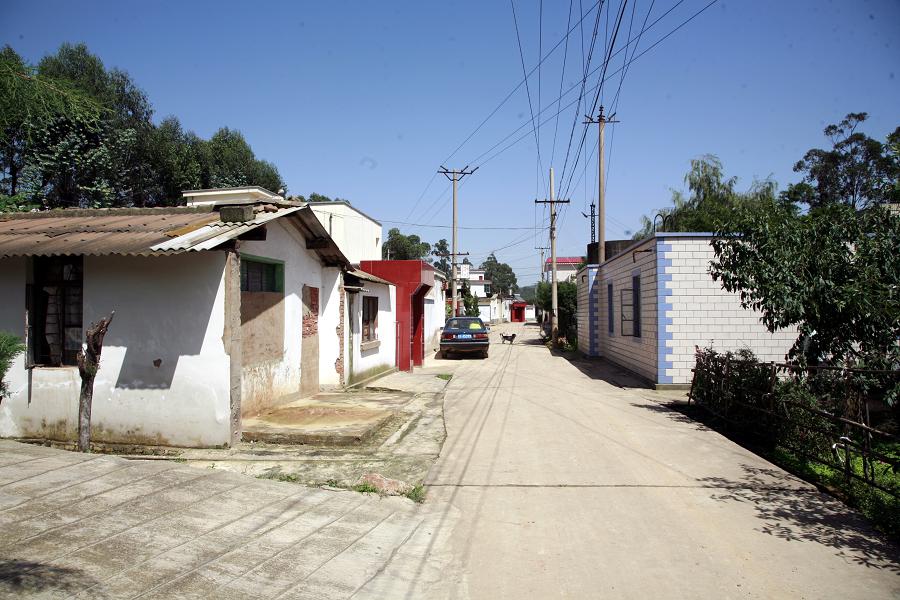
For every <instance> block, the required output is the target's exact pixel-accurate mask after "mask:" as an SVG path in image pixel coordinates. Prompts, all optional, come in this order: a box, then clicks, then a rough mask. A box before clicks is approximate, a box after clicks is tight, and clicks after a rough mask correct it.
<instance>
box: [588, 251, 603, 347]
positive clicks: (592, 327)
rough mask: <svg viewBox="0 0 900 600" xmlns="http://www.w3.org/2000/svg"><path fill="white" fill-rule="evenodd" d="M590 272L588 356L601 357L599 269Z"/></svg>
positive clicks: (595, 267)
mask: <svg viewBox="0 0 900 600" xmlns="http://www.w3.org/2000/svg"><path fill="white" fill-rule="evenodd" d="M587 269H588V272H587V275H588V348H587V355H588V356H599V355H600V348H598V345H599V344H598V337H599V335H600V284H599V282H598V281H597V274H598V271H599V268H598V267H597V266H596V265H591V266H589V267H587Z"/></svg>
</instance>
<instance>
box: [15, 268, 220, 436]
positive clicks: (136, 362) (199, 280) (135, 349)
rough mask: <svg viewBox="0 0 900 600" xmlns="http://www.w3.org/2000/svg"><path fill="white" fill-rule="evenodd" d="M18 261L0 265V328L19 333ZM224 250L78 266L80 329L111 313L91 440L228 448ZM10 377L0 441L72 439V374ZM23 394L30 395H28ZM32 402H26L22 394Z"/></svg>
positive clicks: (21, 291) (56, 371) (65, 370)
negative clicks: (81, 299) (10, 438)
mask: <svg viewBox="0 0 900 600" xmlns="http://www.w3.org/2000/svg"><path fill="white" fill-rule="evenodd" d="M25 264H26V262H25V261H24V260H9V259H5V260H0V297H3V298H4V302H3V303H2V305H0V328H2V329H5V330H8V331H12V332H14V333H16V334H18V335H23V334H24V311H25ZM224 268H225V254H224V253H221V252H203V253H190V254H183V255H177V256H165V257H125V256H106V257H94V256H88V257H85V259H84V325H85V327H87V326H88V325H89V324H90V323H91V322H92V321H96V320H98V319H99V318H101V317H103V316H105V315H107V314H108V313H109V312H110V311H112V310H115V311H116V316H115V319H114V320H113V323H112V325H111V326H110V328H109V333H108V334H107V336H106V339H105V340H104V346H103V354H102V358H101V362H100V370H99V371H98V373H97V378H96V380H95V383H94V401H93V411H92V425H93V426H92V430H93V439H94V440H95V441H98V442H109V443H123V444H168V445H175V446H214V445H221V444H227V443H228V442H229V431H230V426H229V365H230V359H229V357H228V355H227V354H226V352H225V347H224V343H223V339H222V336H223V328H224ZM24 367H25V364H24V357H22V358H20V359H17V360H16V363H15V364H14V365H13V369H12V372H11V373H10V374H9V380H10V388H11V390H12V395H11V397H10V398H8V399H5V400H3V403H2V405H0V435H2V436H13V437H43V438H50V439H59V440H71V439H73V438H74V436H75V431H76V426H77V420H78V395H79V389H80V378H79V376H78V369H77V368H76V367H62V368H35V369H34V370H33V371H32V381H31V385H30V386H29V383H28V372H27V370H26V369H25V368H24ZM29 391H30V394H29ZM29 396H30V397H29Z"/></svg>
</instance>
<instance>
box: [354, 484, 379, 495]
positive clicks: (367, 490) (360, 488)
mask: <svg viewBox="0 0 900 600" xmlns="http://www.w3.org/2000/svg"><path fill="white" fill-rule="evenodd" d="M351 489H352V490H353V491H354V492H359V493H361V494H380V493H381V490H379V489H378V488H377V487H375V486H374V485H372V484H371V483H357V484H356V485H354V486H353V487H352V488H351Z"/></svg>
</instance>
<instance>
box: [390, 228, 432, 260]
mask: <svg viewBox="0 0 900 600" xmlns="http://www.w3.org/2000/svg"><path fill="white" fill-rule="evenodd" d="M430 252H431V244H429V243H428V242H423V241H422V240H421V239H419V236H417V235H403V234H402V233H400V230H399V229H397V228H396V227H394V228H392V229H391V230H390V231H388V238H387V240H386V241H385V242H384V244H382V246H381V255H382V256H383V257H384V258H387V259H390V260H422V259H427V258H428V255H429V253H430Z"/></svg>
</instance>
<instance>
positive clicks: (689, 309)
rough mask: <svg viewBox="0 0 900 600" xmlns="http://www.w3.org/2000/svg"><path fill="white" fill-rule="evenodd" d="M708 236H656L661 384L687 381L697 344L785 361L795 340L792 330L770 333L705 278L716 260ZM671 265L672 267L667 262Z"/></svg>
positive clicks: (734, 298)
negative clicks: (661, 296) (662, 309)
mask: <svg viewBox="0 0 900 600" xmlns="http://www.w3.org/2000/svg"><path fill="white" fill-rule="evenodd" d="M710 241H711V238H710V237H709V236H703V237H668V236H667V237H660V238H658V245H657V254H658V256H659V258H660V259H661V260H662V261H663V263H662V266H661V268H662V269H663V270H664V272H665V273H666V276H667V277H666V278H670V279H671V281H665V282H663V283H664V286H665V289H666V290H670V295H668V296H667V299H666V303H667V304H668V305H669V306H667V307H666V316H667V317H669V318H670V319H671V320H672V323H671V324H669V325H666V327H665V330H666V333H667V335H666V337H667V338H670V339H667V340H666V341H665V344H666V348H669V349H670V351H669V352H667V353H666V355H665V360H666V361H667V362H668V363H670V364H671V366H668V365H666V366H665V368H663V369H661V371H660V373H659V375H660V379H663V378H664V377H667V378H671V381H665V383H675V384H687V383H690V382H691V376H692V374H691V369H692V368H693V367H694V362H695V360H694V349H695V346H700V347H705V346H712V347H713V348H715V349H716V350H719V351H728V350H732V351H733V350H738V349H740V348H750V349H751V350H752V351H753V352H754V354H756V356H757V358H759V360H762V361H784V359H785V355H786V354H787V352H788V350H789V349H790V347H791V346H792V345H793V343H794V341H795V340H796V339H797V331H796V328H791V329H786V330H781V331H778V332H776V333H774V334H770V333H769V332H768V330H767V329H766V328H765V326H764V325H763V324H762V323H761V322H760V320H759V318H760V313H758V312H755V311H750V310H745V309H744V308H742V307H741V304H740V296H739V294H736V293H735V294H732V293H729V292H726V291H725V290H723V289H722V287H721V284H720V283H718V282H716V281H714V280H713V278H712V277H711V276H710V275H709V263H710V261H711V260H712V259H713V258H715V253H714V251H713V248H712V245H711V244H710ZM669 263H671V264H669Z"/></svg>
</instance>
